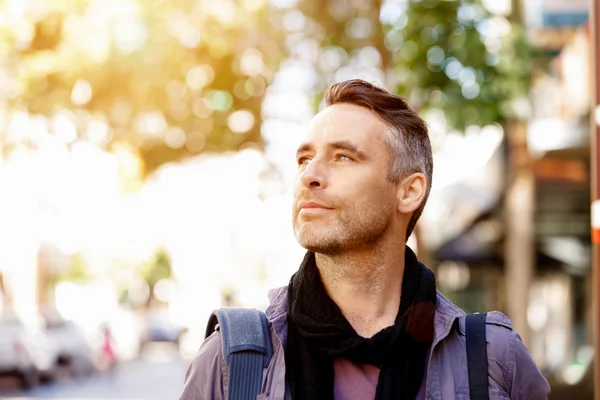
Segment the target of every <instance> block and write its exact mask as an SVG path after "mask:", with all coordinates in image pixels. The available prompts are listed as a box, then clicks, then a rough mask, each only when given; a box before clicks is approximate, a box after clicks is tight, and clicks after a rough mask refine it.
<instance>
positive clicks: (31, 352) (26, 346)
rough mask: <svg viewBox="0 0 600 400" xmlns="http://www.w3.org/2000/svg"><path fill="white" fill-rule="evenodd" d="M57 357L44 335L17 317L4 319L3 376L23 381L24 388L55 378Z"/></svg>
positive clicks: (0, 322)
mask: <svg viewBox="0 0 600 400" xmlns="http://www.w3.org/2000/svg"><path fill="white" fill-rule="evenodd" d="M54 373H55V370H54V363H53V355H52V351H51V348H50V346H49V345H48V342H47V341H46V338H45V337H44V335H43V334H42V333H41V332H40V331H38V330H36V329H35V327H28V326H26V325H25V324H24V323H23V322H22V321H21V320H19V319H18V318H16V317H15V316H14V315H7V314H3V315H2V316H0V375H12V376H16V377H17V378H19V380H20V383H21V386H22V388H23V389H30V388H32V387H34V386H36V385H37V384H38V382H39V380H40V378H46V379H52V378H53V377H54Z"/></svg>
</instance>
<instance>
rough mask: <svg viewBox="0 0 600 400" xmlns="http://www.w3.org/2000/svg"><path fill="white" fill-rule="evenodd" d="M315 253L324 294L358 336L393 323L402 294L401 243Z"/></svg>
mask: <svg viewBox="0 0 600 400" xmlns="http://www.w3.org/2000/svg"><path fill="white" fill-rule="evenodd" d="M400 243H402V242H400ZM315 256H316V262H317V268H318V269H319V273H320V275H321V280H322V281H323V285H324V286H325V289H326V290H327V294H328V295H329V297H331V299H332V300H333V301H334V302H335V303H336V304H337V306H338V307H339V308H340V310H341V312H342V314H343V315H344V317H345V318H346V319H347V320H348V322H350V324H351V325H352V327H353V328H354V330H355V331H356V332H357V333H358V334H359V335H360V336H362V337H365V338H369V337H371V336H373V335H375V334H376V333H377V332H379V331H381V330H382V329H384V328H387V327H388V326H391V325H394V322H395V320H396V316H397V315H398V310H399V308H400V297H401V294H402V278H403V275H404V246H403V245H400V246H399V245H398V242H397V241H394V242H393V243H392V242H391V243H389V245H387V246H386V245H384V244H379V246H376V248H370V249H361V250H356V251H348V252H344V253H343V254H335V255H327V254H319V253H317V254H316V255H315Z"/></svg>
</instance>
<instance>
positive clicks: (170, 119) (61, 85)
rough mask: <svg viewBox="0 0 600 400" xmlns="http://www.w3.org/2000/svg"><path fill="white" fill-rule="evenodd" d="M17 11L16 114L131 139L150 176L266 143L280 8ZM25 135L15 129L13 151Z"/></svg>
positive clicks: (181, 0) (8, 50)
mask: <svg viewBox="0 0 600 400" xmlns="http://www.w3.org/2000/svg"><path fill="white" fill-rule="evenodd" d="M13 8H14V9H19V7H16V8H15V7H13ZM10 11H11V8H10V7H9V6H8V5H7V3H3V4H2V5H0V12H2V13H3V14H4V15H6V16H7V22H8V23H7V25H5V27H4V28H2V30H4V32H2V33H3V35H2V38H3V40H2V41H3V43H2V46H0V54H2V56H3V59H4V60H5V62H4V64H3V65H2V67H0V68H2V69H4V71H3V72H4V75H6V76H7V77H8V80H9V85H7V86H5V93H4V94H6V97H7V98H8V102H7V104H5V108H6V109H7V111H8V112H7V114H8V116H9V119H12V118H13V117H14V116H15V115H18V111H26V112H28V113H29V114H31V115H33V116H42V117H45V118H47V119H42V121H44V122H45V123H49V129H50V131H51V132H52V133H54V134H57V135H59V136H60V137H61V138H62V139H64V140H65V141H66V142H69V143H70V142H73V141H74V140H76V139H83V140H90V141H92V142H95V143H97V144H98V145H99V146H102V147H106V148H108V149H111V148H112V147H113V146H114V145H119V144H123V143H125V144H127V145H129V146H128V148H131V149H136V151H139V156H140V157H141V159H142V161H143V167H144V168H143V169H144V174H146V175H147V174H149V173H151V172H152V171H153V170H154V169H156V168H157V167H159V166H160V165H162V164H163V163H166V162H169V161H174V160H178V159H180V158H182V157H186V156H188V155H195V154H199V153H200V152H202V151H228V150H238V149H240V148H243V147H245V146H261V145H262V140H261V136H260V125H261V113H260V111H261V103H262V99H263V98H264V95H265V89H266V86H267V84H268V82H269V79H270V78H271V76H272V75H273V73H274V72H275V71H276V70H277V68H278V65H279V62H280V61H281V60H282V59H284V58H285V51H286V49H285V46H284V45H283V44H284V42H285V41H284V36H283V34H282V32H281V31H280V29H279V28H278V26H280V25H281V24H280V23H279V22H278V18H279V15H280V14H278V13H277V12H276V10H274V9H273V8H271V7H268V6H267V5H266V4H265V2H264V1H260V0H244V1H241V2H239V5H238V6H237V7H236V5H235V4H234V3H232V2H231V3H230V2H219V4H214V3H213V2H210V1H204V2H202V1H191V0H174V1H159V0H155V1H150V2H142V1H138V0H129V1H117V0H111V1H98V0H78V1H76V2H53V3H52V5H49V6H48V7H47V8H46V9H45V10H44V11H43V12H39V11H37V10H34V9H33V8H31V9H27V8H26V9H25V12H24V14H19V13H16V14H11V12H10ZM0 90H1V89H0ZM22 130H23V127H22V126H21V127H20V129H19V128H18V129H17V131H18V132H11V131H10V129H9V130H8V134H7V135H5V137H4V140H3V142H4V143H3V144H4V147H5V151H10V148H11V147H14V146H15V145H17V142H19V141H20V142H22V141H23V140H22V136H23V134H24V132H22ZM25 136H28V135H25ZM18 137H19V138H20V139H19V138H18ZM37 140H38V138H36V137H33V136H32V135H29V136H28V137H26V141H27V142H28V143H29V145H31V146H35V145H36V144H37Z"/></svg>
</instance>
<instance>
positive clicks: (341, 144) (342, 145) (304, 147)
mask: <svg viewBox="0 0 600 400" xmlns="http://www.w3.org/2000/svg"><path fill="white" fill-rule="evenodd" d="M327 147H329V148H330V149H333V150H346V151H348V152H350V153H352V154H353V155H355V156H356V157H357V158H359V159H363V160H366V159H368V158H369V156H367V153H365V152H364V151H362V150H360V149H359V148H358V147H356V146H355V145H354V144H353V143H351V142H349V141H348V140H338V141H336V142H331V143H328V144H327ZM309 151H314V146H313V145H312V144H310V143H303V144H301V145H300V146H299V147H298V150H297V151H296V156H299V155H300V154H302V153H306V152H309Z"/></svg>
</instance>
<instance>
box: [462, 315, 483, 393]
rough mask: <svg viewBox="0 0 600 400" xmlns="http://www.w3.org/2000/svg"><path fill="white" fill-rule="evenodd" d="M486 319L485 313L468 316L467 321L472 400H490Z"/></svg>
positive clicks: (468, 363)
mask: <svg viewBox="0 0 600 400" xmlns="http://www.w3.org/2000/svg"><path fill="white" fill-rule="evenodd" d="M485 318H486V314H485V313H475V314H468V315H467V318H466V321H465V322H466V329H465V331H466V340H467V366H468V370H469V392H470V394H471V400H488V399H489V390H488V360H487V345H486V338H485Z"/></svg>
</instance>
